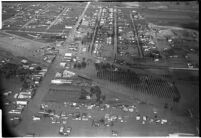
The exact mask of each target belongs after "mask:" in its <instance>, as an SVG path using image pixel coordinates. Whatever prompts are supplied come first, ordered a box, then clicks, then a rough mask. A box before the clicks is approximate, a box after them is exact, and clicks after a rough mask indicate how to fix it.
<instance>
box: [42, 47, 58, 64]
mask: <svg viewBox="0 0 201 138" xmlns="http://www.w3.org/2000/svg"><path fill="white" fill-rule="evenodd" d="M58 53H59V50H58V49H55V48H54V47H47V48H45V49H44V54H43V60H44V61H45V62H47V63H48V64H50V63H52V62H53V61H54V59H55V58H56V55H57V54H58Z"/></svg>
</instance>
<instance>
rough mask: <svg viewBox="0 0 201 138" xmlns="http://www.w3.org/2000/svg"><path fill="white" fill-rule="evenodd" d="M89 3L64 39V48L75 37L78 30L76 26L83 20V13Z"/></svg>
mask: <svg viewBox="0 0 201 138" xmlns="http://www.w3.org/2000/svg"><path fill="white" fill-rule="evenodd" d="M90 3H91V2H88V3H87V5H86V7H85V9H84V10H83V12H82V14H81V15H80V17H79V18H78V21H77V22H76V24H75V25H74V26H73V28H72V29H71V31H70V33H69V36H68V38H67V39H66V41H65V42H64V43H63V45H64V46H66V44H68V43H69V42H71V41H72V40H73V38H74V35H75V31H76V29H77V28H78V26H79V25H80V22H81V20H82V19H83V18H84V15H85V12H86V11H87V9H88V7H89V5H90Z"/></svg>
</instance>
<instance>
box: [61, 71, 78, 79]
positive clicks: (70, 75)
mask: <svg viewBox="0 0 201 138" xmlns="http://www.w3.org/2000/svg"><path fill="white" fill-rule="evenodd" d="M73 76H75V73H74V72H71V71H68V70H64V72H63V77H64V78H70V77H73Z"/></svg>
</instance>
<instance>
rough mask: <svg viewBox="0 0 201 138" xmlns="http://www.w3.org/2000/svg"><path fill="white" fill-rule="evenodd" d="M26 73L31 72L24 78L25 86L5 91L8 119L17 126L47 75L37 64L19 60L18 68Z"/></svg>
mask: <svg viewBox="0 0 201 138" xmlns="http://www.w3.org/2000/svg"><path fill="white" fill-rule="evenodd" d="M19 68H21V69H23V70H27V72H28V71H29V72H31V73H30V74H28V76H27V77H25V78H24V79H25V81H26V84H27V86H26V87H25V86H23V85H24V84H23V85H22V87H21V88H20V90H19V91H18V92H17V91H15V92H14V91H5V92H4V93H3V95H4V96H5V99H4V105H5V106H7V107H6V110H7V113H8V119H9V120H10V121H11V122H12V123H13V124H14V125H17V124H18V123H20V121H21V120H22V115H21V114H22V112H23V110H24V109H25V108H26V107H27V105H28V103H29V102H30V100H31V99H32V98H33V96H34V95H35V93H36V89H37V87H38V86H39V83H40V81H41V80H42V78H43V77H44V76H45V75H46V73H47V68H46V67H42V68H41V67H39V66H38V64H35V63H30V61H28V60H27V59H22V60H21V65H20V67H19ZM17 76H19V75H17Z"/></svg>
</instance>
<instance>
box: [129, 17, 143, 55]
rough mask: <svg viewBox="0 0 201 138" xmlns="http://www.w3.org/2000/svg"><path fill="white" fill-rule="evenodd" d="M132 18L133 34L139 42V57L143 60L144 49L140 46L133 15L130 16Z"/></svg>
mask: <svg viewBox="0 0 201 138" xmlns="http://www.w3.org/2000/svg"><path fill="white" fill-rule="evenodd" d="M130 18H131V21H132V27H133V33H134V34H135V37H136V40H137V46H138V53H139V56H140V57H141V58H143V57H144V54H143V51H142V47H141V46H140V44H139V37H138V33H137V29H136V27H135V23H134V20H133V16H132V14H130Z"/></svg>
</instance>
